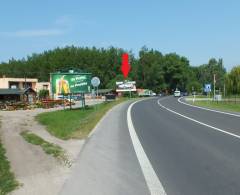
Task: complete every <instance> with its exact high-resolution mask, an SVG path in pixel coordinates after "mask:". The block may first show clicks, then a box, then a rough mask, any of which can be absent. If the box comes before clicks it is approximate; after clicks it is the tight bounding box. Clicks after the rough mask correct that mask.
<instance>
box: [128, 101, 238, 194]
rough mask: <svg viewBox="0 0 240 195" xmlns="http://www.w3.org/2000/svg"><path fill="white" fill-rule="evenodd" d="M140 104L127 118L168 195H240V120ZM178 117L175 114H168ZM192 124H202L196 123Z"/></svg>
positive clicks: (179, 107) (178, 106)
mask: <svg viewBox="0 0 240 195" xmlns="http://www.w3.org/2000/svg"><path fill="white" fill-rule="evenodd" d="M159 103H160V105H161V106H162V107H161V106H160V105H159V104H158V103H157V100H156V99H152V100H148V101H142V102H139V103H137V104H135V106H134V107H133V109H132V119H133V123H134V127H135V130H136V132H137V134H138V136H139V139H140V141H141V143H142V146H143V148H144V150H145V152H146V154H147V155H148V158H149V160H150V162H151V164H152V166H153V168H154V170H155V172H156V173H157V175H158V177H159V179H160V181H161V183H162V185H163V187H164V189H165V191H166V193H167V194H174V195H175V194H183V195H188V194H189V195H192V194H195V195H196V194H240V182H239V181H240V139H239V138H237V137H235V136H232V135H229V134H226V133H223V132H221V131H218V130H216V129H213V128H210V127H208V126H204V124H206V125H209V126H211V127H216V128H217V129H221V130H225V131H226V132H230V133H234V135H240V118H239V117H235V116H229V115H225V114H220V113H215V112H211V111H207V110H201V109H198V108H193V107H190V106H187V105H183V104H180V103H179V102H178V101H177V98H173V97H169V98H166V99H162V100H159ZM166 108H167V109H170V110H172V111H175V112H176V113H180V114H181V115H182V116H181V115H178V114H176V113H174V112H171V111H169V110H166ZM183 116H186V117H189V118H190V119H194V120H197V121H198V122H201V123H203V124H200V123H197V122H196V121H193V120H189V119H188V118H185V117H183Z"/></svg>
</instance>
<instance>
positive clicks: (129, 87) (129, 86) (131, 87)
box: [116, 81, 137, 92]
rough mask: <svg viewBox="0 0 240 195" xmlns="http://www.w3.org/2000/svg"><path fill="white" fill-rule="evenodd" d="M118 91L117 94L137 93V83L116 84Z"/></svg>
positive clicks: (123, 82) (121, 82)
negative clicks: (125, 92)
mask: <svg viewBox="0 0 240 195" xmlns="http://www.w3.org/2000/svg"><path fill="white" fill-rule="evenodd" d="M116 91H117V92H124V91H137V89H136V81H119V82H116Z"/></svg>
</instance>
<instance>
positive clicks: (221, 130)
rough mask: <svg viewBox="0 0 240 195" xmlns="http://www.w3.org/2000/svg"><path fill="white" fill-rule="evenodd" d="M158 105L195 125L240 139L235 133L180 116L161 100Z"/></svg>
mask: <svg viewBox="0 0 240 195" xmlns="http://www.w3.org/2000/svg"><path fill="white" fill-rule="evenodd" d="M158 105H159V106H160V107H162V108H164V109H166V110H168V111H169V112H172V113H174V114H176V115H179V116H181V117H183V118H186V119H188V120H191V121H193V122H195V123H198V124H200V125H203V126H206V127H209V128H212V129H214V130H216V131H219V132H221V133H224V134H227V135H231V136H233V137H236V138H238V139H240V136H239V135H236V134H234V133H230V132H228V131H225V130H223V129H219V128H217V127H214V126H211V125H208V124H206V123H203V122H200V121H198V120H196V119H193V118H190V117H188V116H185V115H183V114H180V113H178V112H176V111H174V110H171V109H170V108H167V107H165V106H163V105H162V104H161V103H160V100H158Z"/></svg>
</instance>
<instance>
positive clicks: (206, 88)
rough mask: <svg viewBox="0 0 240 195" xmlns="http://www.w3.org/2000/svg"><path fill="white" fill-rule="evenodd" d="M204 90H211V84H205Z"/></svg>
mask: <svg viewBox="0 0 240 195" xmlns="http://www.w3.org/2000/svg"><path fill="white" fill-rule="evenodd" d="M204 92H205V93H209V92H211V84H205V86H204Z"/></svg>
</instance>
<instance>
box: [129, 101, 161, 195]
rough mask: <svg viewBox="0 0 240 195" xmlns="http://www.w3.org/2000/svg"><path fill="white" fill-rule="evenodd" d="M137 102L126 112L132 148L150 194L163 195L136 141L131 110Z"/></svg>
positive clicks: (139, 143)
mask: <svg viewBox="0 0 240 195" xmlns="http://www.w3.org/2000/svg"><path fill="white" fill-rule="evenodd" d="M140 101H142V100H140ZM137 102H139V101H137ZM137 102H134V103H132V104H131V105H130V106H129V108H128V110H127V124H128V129H129V133H130V137H131V139H132V143H133V147H134V150H135V152H136V155H137V158H138V161H139V164H140V167H141V169H142V172H143V175H144V178H145V181H146V183H147V186H148V188H149V191H150V193H151V194H152V195H165V194H166V192H165V190H164V188H163V186H162V184H161V182H160V180H159V179H158V177H157V175H156V173H155V171H154V169H153V167H152V165H151V163H150V161H149V159H148V157H147V155H146V153H145V152H144V149H143V147H142V145H141V142H140V141H139V139H138V136H137V133H136V131H135V129H134V126H133V123H132V117H131V110H132V107H133V105H134V104H136V103H137Z"/></svg>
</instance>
